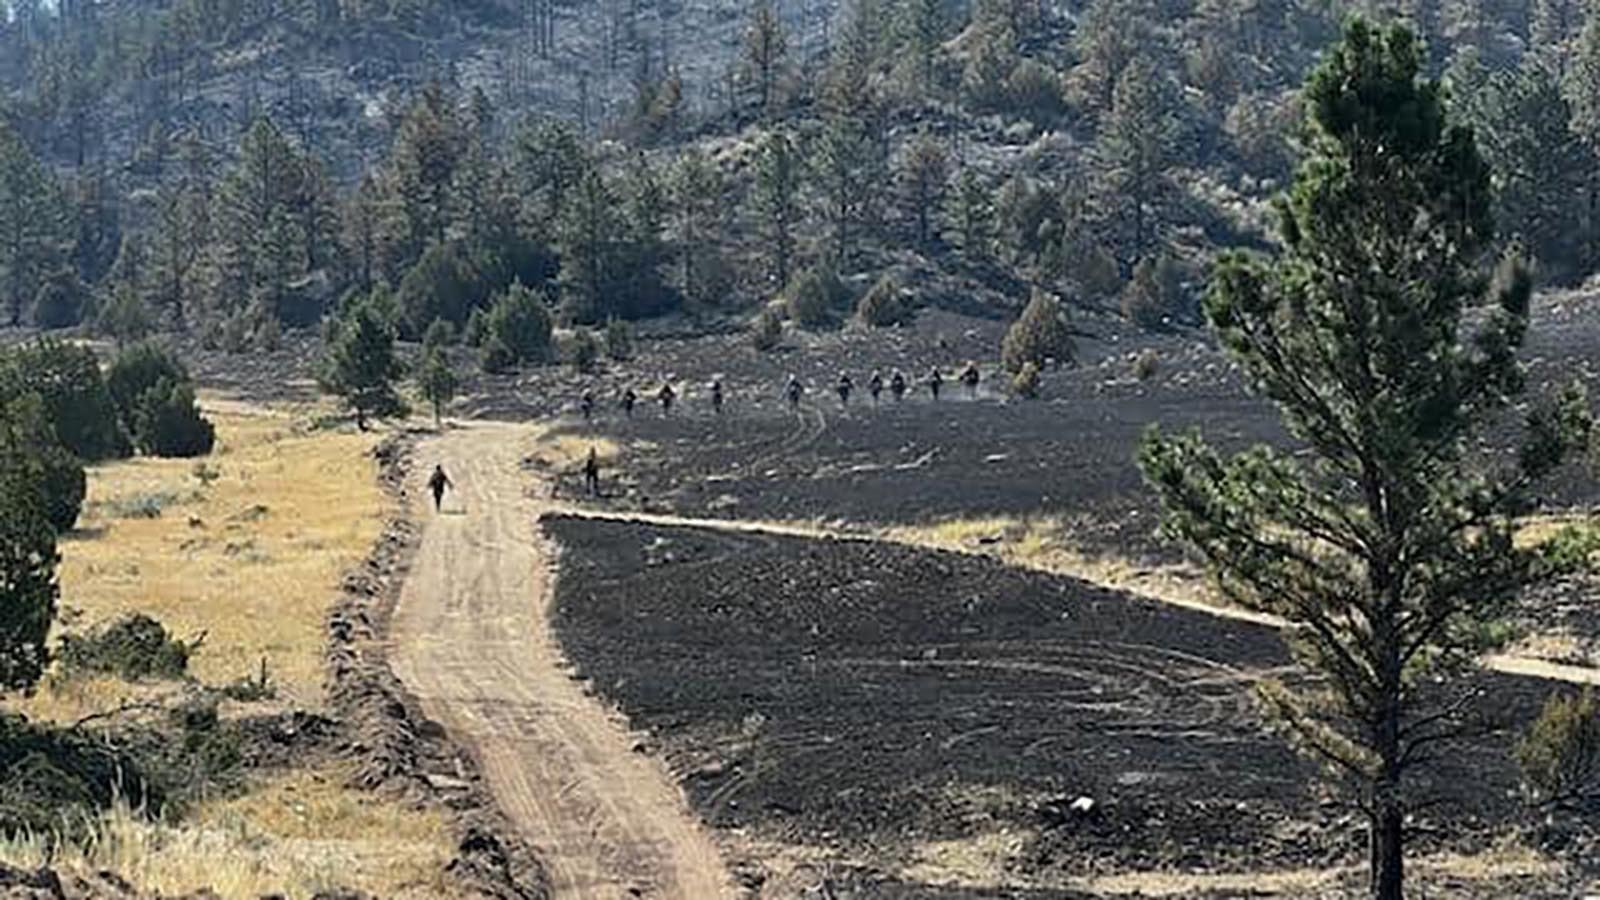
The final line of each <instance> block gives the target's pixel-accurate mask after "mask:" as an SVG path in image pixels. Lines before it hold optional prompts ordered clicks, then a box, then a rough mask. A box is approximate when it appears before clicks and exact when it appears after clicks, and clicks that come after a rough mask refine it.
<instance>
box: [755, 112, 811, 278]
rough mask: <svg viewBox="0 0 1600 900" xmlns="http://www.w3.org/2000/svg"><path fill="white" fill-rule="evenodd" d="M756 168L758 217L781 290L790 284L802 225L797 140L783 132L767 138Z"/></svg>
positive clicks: (773, 133)
mask: <svg viewBox="0 0 1600 900" xmlns="http://www.w3.org/2000/svg"><path fill="white" fill-rule="evenodd" d="M756 165H757V168H756V188H755V205H756V214H757V216H758V217H759V220H760V223H761V236H762V240H763V242H764V243H765V244H766V248H767V257H768V259H769V260H770V261H771V265H772V271H771V275H772V278H773V279H774V280H775V281H776V283H777V284H778V286H779V287H782V286H784V285H787V284H788V283H789V271H790V265H791V263H792V261H793V259H794V231H795V228H796V227H798V226H799V224H800V184H801V165H800V159H799V155H798V153H797V152H796V151H795V146H794V139H793V138H791V137H790V136H789V134H788V133H787V132H785V131H783V130H776V131H773V132H771V133H770V134H768V135H767V139H766V142H765V144H764V145H763V146H762V148H761V158H760V160H759V161H758V162H757V164H756Z"/></svg>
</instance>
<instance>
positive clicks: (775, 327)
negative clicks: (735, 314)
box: [750, 309, 783, 353]
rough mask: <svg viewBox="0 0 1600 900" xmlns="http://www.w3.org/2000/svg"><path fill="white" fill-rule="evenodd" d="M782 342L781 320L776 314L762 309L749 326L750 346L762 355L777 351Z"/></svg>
mask: <svg viewBox="0 0 1600 900" xmlns="http://www.w3.org/2000/svg"><path fill="white" fill-rule="evenodd" d="M782 340H783V319H782V318H780V317H779V316H778V314H777V312H775V311H773V310H770V309H764V310H762V311H761V315H759V316H756V318H755V321H754V322H752V323H751V324H750V344H751V346H753V347H755V348H756V349H757V350H759V351H761V352H762V353H766V352H767V351H769V350H774V349H777V346H778V344H779V343H780V342H781V341H782Z"/></svg>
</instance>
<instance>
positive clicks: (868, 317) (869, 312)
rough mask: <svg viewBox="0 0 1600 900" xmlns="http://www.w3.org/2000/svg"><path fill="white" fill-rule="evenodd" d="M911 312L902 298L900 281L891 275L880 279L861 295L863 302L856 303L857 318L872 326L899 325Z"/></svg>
mask: <svg viewBox="0 0 1600 900" xmlns="http://www.w3.org/2000/svg"><path fill="white" fill-rule="evenodd" d="M909 314H910V310H908V309H907V308H906V304H905V302H904V301H903V300H901V298H900V285H899V283H898V282H896V281H895V280H894V278H893V277H891V276H889V275H885V276H883V277H882V278H880V279H878V282H877V283H876V284H874V285H873V286H872V288H871V290H868V291H867V292H866V293H865V294H862V295H861V302H860V303H857V304H856V318H858V319H860V320H861V323H862V324H864V325H867V326H868V327H871V328H887V327H889V326H891V325H899V324H901V323H902V322H904V321H906V319H907V318H908V317H909Z"/></svg>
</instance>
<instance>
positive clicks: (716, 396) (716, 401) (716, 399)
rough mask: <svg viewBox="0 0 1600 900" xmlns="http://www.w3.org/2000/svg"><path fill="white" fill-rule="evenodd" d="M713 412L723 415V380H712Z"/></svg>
mask: <svg viewBox="0 0 1600 900" xmlns="http://www.w3.org/2000/svg"><path fill="white" fill-rule="evenodd" d="M711 410H712V412H715V413H716V414H717V415H719V416H720V415H722V379H721V378H713V379H711Z"/></svg>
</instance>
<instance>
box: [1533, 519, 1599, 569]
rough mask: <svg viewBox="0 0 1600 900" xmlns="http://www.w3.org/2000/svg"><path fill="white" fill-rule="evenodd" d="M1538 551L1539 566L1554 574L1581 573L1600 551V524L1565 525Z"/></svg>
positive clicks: (1537, 548)
mask: <svg viewBox="0 0 1600 900" xmlns="http://www.w3.org/2000/svg"><path fill="white" fill-rule="evenodd" d="M1534 549H1535V551H1536V552H1537V554H1538V556H1537V565H1538V566H1539V568H1540V569H1541V570H1542V571H1544V572H1546V573H1548V574H1550V575H1566V574H1571V573H1575V572H1581V571H1583V570H1585V569H1587V568H1589V566H1590V561H1591V560H1592V559H1593V558H1594V554H1595V553H1596V552H1600V524H1597V523H1595V522H1593V521H1590V522H1583V523H1576V524H1570V525H1563V526H1562V527H1561V529H1560V530H1559V531H1557V532H1556V533H1555V534H1553V535H1551V536H1550V537H1549V538H1547V539H1546V540H1544V541H1542V542H1541V543H1540V544H1539V545H1538V546H1537V547H1535V548H1534Z"/></svg>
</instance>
